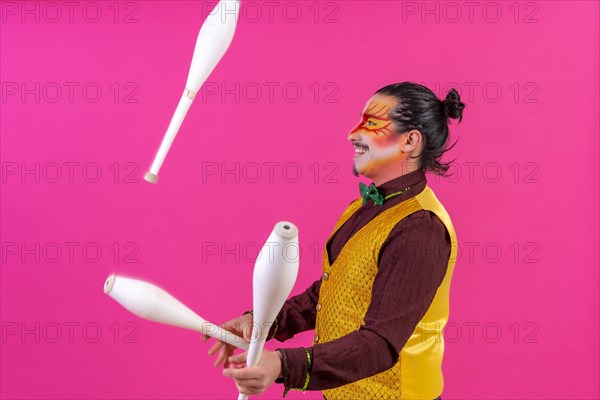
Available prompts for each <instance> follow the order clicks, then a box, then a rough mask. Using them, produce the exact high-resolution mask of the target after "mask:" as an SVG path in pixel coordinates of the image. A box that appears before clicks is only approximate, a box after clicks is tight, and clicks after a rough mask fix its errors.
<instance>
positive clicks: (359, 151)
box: [354, 147, 367, 154]
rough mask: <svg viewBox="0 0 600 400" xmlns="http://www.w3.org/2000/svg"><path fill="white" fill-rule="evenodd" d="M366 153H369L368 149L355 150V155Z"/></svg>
mask: <svg viewBox="0 0 600 400" xmlns="http://www.w3.org/2000/svg"><path fill="white" fill-rule="evenodd" d="M366 152H367V149H363V148H361V147H355V148H354V153H355V154H364V153H366Z"/></svg>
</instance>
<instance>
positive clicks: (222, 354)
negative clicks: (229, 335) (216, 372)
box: [215, 347, 228, 367]
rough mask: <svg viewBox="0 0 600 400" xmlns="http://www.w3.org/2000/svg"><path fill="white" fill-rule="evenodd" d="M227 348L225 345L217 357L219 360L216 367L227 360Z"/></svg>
mask: <svg viewBox="0 0 600 400" xmlns="http://www.w3.org/2000/svg"><path fill="white" fill-rule="evenodd" d="M227 356H228V354H227V348H226V347H223V348H222V349H221V352H220V353H219V357H217V360H216V361H215V367H217V366H219V365H220V364H221V363H222V362H223V361H225V360H227Z"/></svg>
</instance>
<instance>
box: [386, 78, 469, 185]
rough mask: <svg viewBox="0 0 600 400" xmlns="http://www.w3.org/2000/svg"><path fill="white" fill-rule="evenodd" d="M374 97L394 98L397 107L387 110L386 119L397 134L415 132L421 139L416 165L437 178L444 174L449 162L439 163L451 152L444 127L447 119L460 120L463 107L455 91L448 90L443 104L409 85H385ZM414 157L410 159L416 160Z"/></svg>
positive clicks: (422, 89) (424, 89) (427, 89)
mask: <svg viewBox="0 0 600 400" xmlns="http://www.w3.org/2000/svg"><path fill="white" fill-rule="evenodd" d="M375 94H381V95H387V96H392V97H394V98H396V100H397V101H398V105H397V106H396V107H395V108H394V109H393V110H391V111H390V117H391V119H392V121H393V123H394V126H395V128H396V130H397V131H398V132H401V133H404V132H407V131H410V130H412V129H417V130H419V131H420V132H421V135H422V137H423V151H422V153H421V154H420V155H419V156H420V166H421V167H423V168H424V169H425V170H428V171H431V172H433V173H435V174H438V175H442V176H443V175H446V172H447V171H448V168H449V167H450V164H452V162H453V161H454V160H452V161H450V162H447V163H443V162H441V161H440V159H441V157H442V155H444V153H446V152H447V151H449V150H450V149H452V148H453V147H454V145H456V142H455V143H454V144H453V145H452V146H450V147H448V136H449V135H448V124H449V123H450V118H452V119H458V122H459V123H460V122H461V121H462V114H463V109H464V108H465V105H464V104H463V103H462V102H461V101H460V95H459V94H458V92H457V91H456V89H454V88H453V89H450V91H448V94H447V95H446V99H444V100H443V101H442V100H440V99H438V98H437V96H436V95H435V93H433V92H432V91H431V90H430V89H429V88H427V87H425V86H423V85H419V84H417V83H412V82H402V83H396V84H393V85H388V86H385V87H383V88H381V89H379V90H378V91H377V92H375ZM419 156H414V157H413V158H418V157H419Z"/></svg>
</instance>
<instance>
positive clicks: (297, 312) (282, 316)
mask: <svg viewBox="0 0 600 400" xmlns="http://www.w3.org/2000/svg"><path fill="white" fill-rule="evenodd" d="M320 288H321V280H320V279H319V280H317V281H315V282H313V284H312V285H311V286H310V287H309V288H308V289H306V291H304V293H301V294H299V295H297V296H294V297H292V298H290V299H288V300H287V301H286V302H285V303H284V304H283V307H282V308H281V311H280V312H279V314H278V315H277V318H276V319H275V321H274V323H273V325H272V326H271V329H270V331H269V336H268V337H269V338H270V339H273V338H275V339H277V340H278V341H280V342H284V341H286V340H288V339H290V338H292V337H294V335H295V334H297V333H300V332H304V331H308V330H311V329H315V321H316V310H315V306H316V305H317V301H318V300H319V289H320Z"/></svg>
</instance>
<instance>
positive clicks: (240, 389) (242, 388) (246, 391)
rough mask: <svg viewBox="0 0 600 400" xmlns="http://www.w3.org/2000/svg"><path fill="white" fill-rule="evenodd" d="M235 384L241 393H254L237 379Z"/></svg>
mask: <svg viewBox="0 0 600 400" xmlns="http://www.w3.org/2000/svg"><path fill="white" fill-rule="evenodd" d="M235 386H236V387H237V390H238V392H239V393H240V394H252V393H250V391H249V390H248V389H247V388H246V386H244V385H240V384H239V383H238V382H237V381H235Z"/></svg>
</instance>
